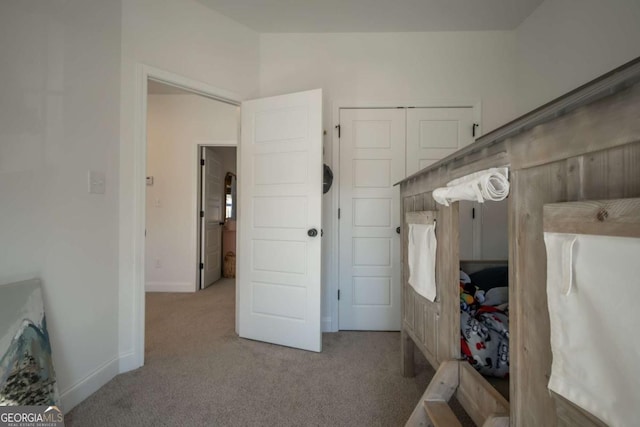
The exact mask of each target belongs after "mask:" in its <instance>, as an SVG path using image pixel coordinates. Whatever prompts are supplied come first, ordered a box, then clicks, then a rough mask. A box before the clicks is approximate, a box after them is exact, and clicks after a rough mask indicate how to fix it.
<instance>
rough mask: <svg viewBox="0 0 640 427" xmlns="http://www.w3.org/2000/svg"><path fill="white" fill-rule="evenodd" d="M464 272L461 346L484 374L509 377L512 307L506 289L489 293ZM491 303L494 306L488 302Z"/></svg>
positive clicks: (461, 288)
mask: <svg viewBox="0 0 640 427" xmlns="http://www.w3.org/2000/svg"><path fill="white" fill-rule="evenodd" d="M465 276H466V275H464V276H462V275H461V281H460V347H461V351H462V357H463V358H465V359H466V360H467V361H468V362H469V363H470V364H471V365H472V366H473V367H474V368H475V369H476V370H477V371H478V372H480V373H481V374H483V375H488V376H493V377H499V378H506V377H508V376H509V306H508V299H507V298H506V297H505V296H506V295H508V294H507V292H506V291H507V290H506V289H505V288H493V289H490V290H489V291H487V292H485V291H484V290H481V289H479V288H478V287H476V286H475V285H474V284H473V283H471V282H470V281H468V279H467V278H468V276H466V277H465ZM485 301H486V302H491V303H492V304H494V305H486V304H485Z"/></svg>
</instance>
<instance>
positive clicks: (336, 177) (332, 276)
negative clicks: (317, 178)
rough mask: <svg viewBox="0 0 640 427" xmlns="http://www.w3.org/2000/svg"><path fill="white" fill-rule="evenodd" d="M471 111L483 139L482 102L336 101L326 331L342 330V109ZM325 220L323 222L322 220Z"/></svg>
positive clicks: (333, 129)
mask: <svg viewBox="0 0 640 427" xmlns="http://www.w3.org/2000/svg"><path fill="white" fill-rule="evenodd" d="M408 107H414V108H455V107H458V108H472V109H473V120H474V122H476V123H478V124H479V125H480V126H479V127H478V128H477V132H478V133H477V136H476V139H478V138H480V137H481V136H482V133H483V123H482V101H481V100H479V99H435V98H434V99H431V100H426V101H425V100H406V99H405V100H400V101H397V102H390V101H384V102H380V101H366V100H364V101H363V100H360V101H358V100H350V99H341V100H335V101H333V103H332V115H331V130H332V134H331V135H332V140H331V141H332V142H331V169H332V170H333V181H334V182H335V183H337V185H335V186H334V187H333V188H334V189H335V191H333V194H332V196H331V205H332V212H330V214H329V215H326V216H325V218H326V222H327V223H328V224H327V225H326V227H327V228H328V229H330V230H332V233H331V245H330V248H329V253H330V254H331V255H330V260H331V266H330V267H329V271H328V280H327V282H326V285H327V288H328V292H329V295H330V298H329V311H330V314H331V317H330V321H329V320H328V319H327V320H326V321H325V319H323V322H322V323H323V326H325V325H326V327H328V328H329V329H327V330H325V328H324V327H323V331H325V332H338V331H339V330H340V329H339V325H340V323H339V317H338V316H339V311H340V309H339V307H340V303H339V302H338V299H337V295H338V290H339V289H340V222H339V221H338V209H339V208H340V139H339V138H338V130H337V128H336V126H338V125H339V124H340V110H343V109H345V110H346V109H375V108H408ZM323 221H324V219H323Z"/></svg>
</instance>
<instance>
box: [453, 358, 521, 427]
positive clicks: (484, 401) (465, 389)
mask: <svg viewBox="0 0 640 427" xmlns="http://www.w3.org/2000/svg"><path fill="white" fill-rule="evenodd" d="M459 382H460V385H459V387H458V390H457V391H456V397H457V398H458V401H459V402H460V403H461V404H462V405H463V406H464V408H465V410H466V411H467V413H468V414H469V416H470V417H471V419H472V420H473V422H475V423H476V424H477V425H479V426H481V425H483V424H484V423H485V421H486V420H487V419H488V418H490V417H491V416H492V415H499V416H508V415H509V402H507V401H506V400H505V398H504V397H502V395H501V394H500V393H498V391H497V390H496V389H495V388H493V386H491V384H489V382H488V381H487V380H486V379H485V378H484V377H483V376H482V375H480V373H478V372H477V371H476V370H475V369H474V368H473V367H472V366H471V365H470V364H469V363H467V362H466V361H465V362H460V379H459Z"/></svg>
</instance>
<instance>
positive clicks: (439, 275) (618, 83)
mask: <svg viewBox="0 0 640 427" xmlns="http://www.w3.org/2000/svg"><path fill="white" fill-rule="evenodd" d="M503 166H508V167H509V169H510V176H509V181H510V184H511V190H510V194H509V197H508V227H509V261H508V264H509V306H510V312H511V317H510V335H509V346H510V356H509V358H510V367H509V369H510V375H509V377H510V384H509V399H508V401H507V400H506V399H504V398H503V397H502V396H501V395H500V394H499V393H497V392H496V390H495V389H493V387H491V386H490V385H489V383H488V382H487V380H486V379H485V378H484V377H483V376H482V375H480V374H478V373H477V372H475V370H474V369H473V368H472V367H471V365H469V364H468V363H467V362H466V361H462V360H460V313H459V309H460V307H459V264H460V259H459V247H458V242H459V228H458V223H459V219H458V203H452V204H451V206H448V207H446V206H443V205H439V204H437V203H436V202H435V201H434V199H433V197H432V192H433V190H434V189H436V188H438V187H443V186H445V185H446V184H447V183H448V182H449V181H451V180H453V179H456V178H460V177H462V176H465V175H468V174H470V173H473V172H477V171H480V170H484V169H487V168H492V167H503ZM400 187H401V215H402V216H401V217H402V218H404V219H405V220H404V223H403V227H402V236H403V241H404V244H403V245H402V248H403V254H402V258H403V276H402V283H403V285H402V334H401V336H402V344H401V348H402V360H401V363H402V371H403V374H404V375H405V376H413V375H414V364H413V358H414V348H416V347H417V349H419V350H420V351H421V352H422V353H423V354H424V356H425V358H426V359H427V360H428V361H429V362H430V364H431V365H433V367H434V368H435V369H437V373H436V375H435V376H434V378H433V380H432V382H431V384H430V385H429V387H428V389H427V391H426V392H425V394H424V396H423V398H422V399H421V400H420V402H419V403H418V406H417V407H416V410H415V411H414V413H413V414H412V416H411V419H410V420H409V422H408V423H407V425H428V424H433V425H436V426H437V425H446V426H449V425H452V426H453V425H459V424H456V423H457V421H456V420H455V416H454V415H453V413H452V411H451V410H450V409H449V407H448V405H447V402H448V400H449V399H450V398H451V397H452V396H453V395H455V396H456V398H457V399H458V401H459V402H460V403H461V404H462V406H463V407H464V408H465V410H466V412H467V413H468V415H469V416H470V417H471V418H472V419H473V421H474V422H475V423H476V424H477V425H485V426H489V425H496V426H497V425H505V426H506V425H511V426H556V425H576V426H600V425H604V424H603V423H602V422H601V421H599V420H598V419H597V418H595V417H593V416H591V415H590V414H589V413H587V412H586V411H584V410H582V409H581V408H579V407H577V406H575V405H573V404H572V403H570V402H569V401H567V400H565V399H563V398H562V397H560V396H558V395H555V394H553V393H551V392H550V391H549V390H548V388H547V385H548V382H549V376H550V373H551V362H552V353H551V343H550V323H549V312H548V306H547V293H546V262H547V261H546V260H547V258H546V252H545V244H544V240H543V207H544V206H545V205H547V204H552V203H559V202H574V201H588V200H600V201H602V200H611V199H627V198H637V197H640V58H639V59H636V60H634V61H632V62H630V63H629V64H626V65H625V66H623V67H620V68H618V69H616V70H613V71H612V72H610V73H608V74H606V75H604V76H602V77H600V78H598V79H596V80H594V81H593V82H590V83H588V84H586V85H584V86H582V87H580V88H578V89H576V90H574V91H572V92H570V93H568V94H566V95H564V96H563V97H560V98H558V99H556V100H554V101H553V102H550V103H549V104H546V105H544V106H542V107H540V108H538V109H537V110H534V111H532V112H531V113H529V114H526V115H524V116H522V117H521V118H519V119H517V120H515V121H513V122H511V123H509V124H507V125H505V126H503V127H501V128H499V129H497V130H495V131H493V132H491V133H489V134H487V135H485V136H483V137H481V138H480V139H478V140H477V141H476V142H475V143H473V144H471V145H469V146H467V147H465V148H463V149H461V150H460V151H458V152H457V153H454V154H453V155H451V156H449V157H447V158H445V159H443V160H441V161H439V162H438V163H436V164H434V165H432V166H430V167H428V168H425V169H423V170H422V171H420V172H418V173H416V174H414V175H412V176H410V177H408V178H406V179H405V180H403V181H401V183H400ZM605 203H606V202H605ZM433 219H435V220H436V222H437V229H436V235H437V254H436V287H437V298H436V301H435V302H430V301H428V300H427V299H425V298H423V297H422V296H420V295H419V294H418V293H416V292H415V290H414V289H413V288H412V287H411V286H410V285H409V284H408V277H409V272H408V265H407V239H408V227H407V224H410V223H421V221H423V222H422V223H426V222H424V221H433ZM596 219H597V221H599V222H601V223H602V222H605V223H606V222H607V221H609V220H610V218H608V217H607V215H602V212H600V214H599V215H598V218H596ZM425 423H426V424H425Z"/></svg>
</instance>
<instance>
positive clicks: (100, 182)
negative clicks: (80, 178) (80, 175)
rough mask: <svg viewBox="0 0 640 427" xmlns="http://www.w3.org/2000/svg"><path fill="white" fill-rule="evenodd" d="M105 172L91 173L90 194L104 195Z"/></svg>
mask: <svg viewBox="0 0 640 427" xmlns="http://www.w3.org/2000/svg"><path fill="white" fill-rule="evenodd" d="M105 181H106V176H105V173H104V172H97V171H89V193H92V194H104V192H105V188H106V182H105Z"/></svg>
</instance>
